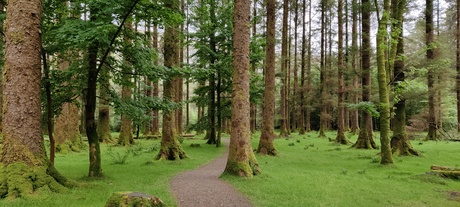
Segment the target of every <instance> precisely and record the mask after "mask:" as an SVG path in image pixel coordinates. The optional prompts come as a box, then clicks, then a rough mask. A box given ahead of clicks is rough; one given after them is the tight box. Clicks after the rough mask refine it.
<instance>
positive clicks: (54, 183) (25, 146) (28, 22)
mask: <svg viewBox="0 0 460 207" xmlns="http://www.w3.org/2000/svg"><path fill="white" fill-rule="evenodd" d="M7 4H8V10H7V14H6V24H5V40H6V44H5V71H4V78H5V79H4V82H3V88H4V91H3V92H4V93H3V95H4V96H3V147H2V152H1V159H0V161H1V165H0V198H1V197H4V196H6V195H7V196H8V197H10V198H16V197H27V196H29V195H31V194H33V193H36V192H37V191H40V189H49V190H51V191H62V190H64V189H65V188H64V187H63V186H70V184H69V183H68V182H67V180H66V179H65V178H64V177H62V176H60V175H59V173H57V171H56V169H54V167H52V165H50V162H49V160H48V158H47V156H46V151H45V147H44V143H43V136H42V129H41V108H40V106H41V104H40V103H41V97H40V92H41V91H40V87H41V39H40V24H41V17H42V2H41V1H39V0H33V1H27V2H25V1H8V2H7Z"/></svg>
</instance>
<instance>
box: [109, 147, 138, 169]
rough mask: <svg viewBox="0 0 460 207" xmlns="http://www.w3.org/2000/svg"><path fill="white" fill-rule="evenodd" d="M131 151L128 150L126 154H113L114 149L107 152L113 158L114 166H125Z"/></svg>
mask: <svg viewBox="0 0 460 207" xmlns="http://www.w3.org/2000/svg"><path fill="white" fill-rule="evenodd" d="M131 151H132V150H131V149H127V150H126V151H125V153H120V152H113V150H112V147H110V148H109V149H108V150H107V154H108V155H109V156H110V157H112V158H113V164H117V165H124V164H126V161H127V160H128V157H129V154H131Z"/></svg>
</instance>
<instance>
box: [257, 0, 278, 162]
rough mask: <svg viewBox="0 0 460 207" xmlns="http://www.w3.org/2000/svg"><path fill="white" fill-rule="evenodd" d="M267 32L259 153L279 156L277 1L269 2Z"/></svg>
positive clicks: (269, 0) (267, 3) (268, 0)
mask: <svg viewBox="0 0 460 207" xmlns="http://www.w3.org/2000/svg"><path fill="white" fill-rule="evenodd" d="M266 7H267V32H266V51H265V54H266V55H265V58H266V61H265V80H264V81H265V91H264V108H263V122H262V132H261V134H260V140H259V147H258V148H257V152H258V153H260V154H263V155H277V154H278V151H277V150H276V148H275V145H274V144H273V140H274V139H275V132H274V128H275V126H274V123H275V58H276V56H275V45H276V37H275V34H276V29H275V23H276V1H275V0H267V2H266Z"/></svg>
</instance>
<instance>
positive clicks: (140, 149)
mask: <svg viewBox="0 0 460 207" xmlns="http://www.w3.org/2000/svg"><path fill="white" fill-rule="evenodd" d="M131 151H132V152H133V156H135V157H137V156H139V155H141V154H142V152H143V151H144V147H143V146H142V145H140V144H135V145H133V146H131Z"/></svg>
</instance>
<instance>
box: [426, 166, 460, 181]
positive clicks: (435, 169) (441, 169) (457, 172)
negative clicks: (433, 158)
mask: <svg viewBox="0 0 460 207" xmlns="http://www.w3.org/2000/svg"><path fill="white" fill-rule="evenodd" d="M430 169H431V172H432V173H436V174H438V175H440V176H441V177H444V178H451V179H459V178H460V168H456V167H449V166H438V165H433V166H431V168H430Z"/></svg>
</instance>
